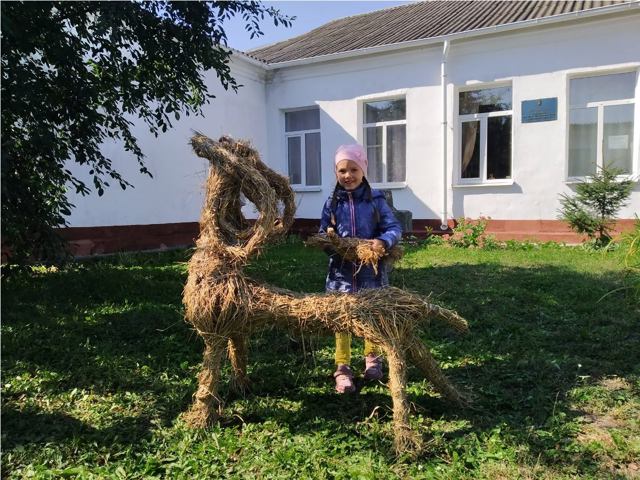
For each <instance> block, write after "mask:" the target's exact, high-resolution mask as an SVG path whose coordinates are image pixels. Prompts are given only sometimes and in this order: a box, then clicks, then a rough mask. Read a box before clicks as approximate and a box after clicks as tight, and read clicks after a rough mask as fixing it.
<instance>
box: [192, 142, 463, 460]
mask: <svg viewBox="0 0 640 480" xmlns="http://www.w3.org/2000/svg"><path fill="white" fill-rule="evenodd" d="M191 145H192V147H193V149H194V151H195V153H196V154H197V155H198V156H200V157H203V158H205V159H207V160H209V162H210V171H209V175H208V179H207V183H206V198H205V204H204V208H203V209H202V216H201V219H200V236H199V237H198V239H197V242H196V248H195V252H194V254H193V256H192V258H191V260H190V261H189V266H188V267H189V275H188V279H187V283H186V286H185V288H184V298H183V302H184V305H185V317H186V321H187V322H188V323H190V324H191V325H192V326H193V327H194V328H195V330H196V331H197V333H198V334H199V335H200V336H201V337H202V339H203V340H204V344H205V351H204V360H203V365H202V370H201V371H200V373H199V375H198V387H197V390H196V393H195V394H194V401H193V404H192V406H191V408H190V410H189V411H188V412H185V414H184V419H185V421H186V422H187V424H189V425H191V426H194V427H204V426H207V425H209V424H211V423H212V422H214V421H216V420H217V419H218V418H219V415H220V414H221V412H222V405H223V402H222V399H221V398H220V396H219V392H218V383H219V379H220V370H221V363H222V361H223V359H224V357H225V353H228V356H229V359H230V361H231V367H232V368H231V371H232V376H233V378H232V381H231V385H232V386H235V387H237V388H239V389H240V390H242V389H244V388H245V387H246V386H247V385H248V379H247V368H246V367H247V342H248V339H249V336H250V334H251V333H252V332H255V331H257V330H260V329H263V328H267V327H272V326H274V325H277V326H281V327H284V328H286V329H289V330H293V331H304V332H307V333H325V334H331V333H333V332H338V331H340V332H345V331H347V332H351V333H353V334H354V335H356V336H358V337H364V338H367V339H369V340H371V341H372V342H374V343H376V344H377V345H379V346H380V347H381V348H382V349H383V351H384V352H385V354H386V358H387V362H388V364H389V389H390V391H391V396H392V402H393V430H394V446H395V449H396V451H397V452H404V451H407V450H409V449H410V448H412V447H415V446H416V443H417V442H418V437H417V435H415V433H414V432H412V431H411V429H410V427H409V402H408V400H407V394H406V383H407V366H408V364H409V362H412V363H413V364H414V365H415V366H416V367H418V369H419V370H421V372H422V373H423V374H424V375H425V377H426V378H427V379H428V380H429V381H430V382H431V383H432V384H433V386H434V388H435V389H436V390H437V391H438V392H440V393H441V394H442V395H443V396H444V397H445V398H446V399H448V400H449V401H451V402H453V403H455V404H462V403H463V400H462V398H461V396H460V395H459V393H458V392H457V391H456V389H455V388H454V387H453V386H452V385H451V384H450V383H449V381H448V380H447V379H446V378H445V376H444V375H443V374H442V372H441V371H440V368H439V367H438V365H437V363H436V361H435V359H434V358H433V357H432V355H431V353H430V351H429V349H428V348H427V347H426V346H425V344H424V343H423V342H422V341H421V340H420V338H419V336H418V332H419V330H420V328H421V327H423V326H425V325H426V323H427V322H428V321H429V319H431V318H439V319H441V320H444V321H445V322H446V323H448V324H449V325H450V326H451V327H453V328H454V329H456V330H458V331H460V332H466V330H467V323H466V321H465V320H464V319H462V318H461V317H460V316H458V315H457V314H456V313H455V312H452V311H450V310H446V309H444V308H441V307H438V306H437V305H434V304H432V303H429V302H428V301H426V300H425V299H423V298H422V297H420V296H418V295H415V294H412V293H409V292H406V291H404V290H401V289H398V288H394V287H388V288H383V289H373V290H364V291H361V292H359V293H357V294H339V293H331V294H327V293H322V294H300V293H297V292H293V291H289V290H285V289H281V288H276V287H273V286H270V285H265V284H261V283H258V282H256V281H254V280H252V279H250V278H247V277H246V276H245V275H244V274H243V267H244V266H245V265H246V263H247V261H248V260H249V259H250V258H251V256H252V255H255V254H257V253H258V252H259V250H260V248H261V247H263V246H264V245H265V243H266V242H267V241H270V240H274V239H276V238H277V237H281V236H283V235H285V234H286V232H287V230H288V229H289V227H290V226H291V224H292V223H293V218H294V214H295V203H294V194H293V191H292V190H291V188H290V186H289V182H288V180H287V179H286V178H285V177H283V176H281V175H279V174H277V173H275V172H274V171H272V170H271V169H269V168H268V167H267V166H266V165H265V164H264V163H263V162H262V161H261V160H260V157H259V155H258V153H257V152H256V150H255V149H253V148H252V147H251V146H250V144H249V143H248V142H243V141H235V140H233V139H231V138H229V137H222V138H220V139H219V140H218V141H217V142H216V141H213V140H211V139H209V138H207V137H206V136H204V135H201V134H199V133H196V134H195V135H194V136H193V138H192V139H191ZM241 195H244V196H245V197H246V199H248V200H249V201H250V202H251V203H253V204H254V205H255V207H256V208H257V211H258V218H257V219H256V220H255V221H253V222H248V221H247V220H246V218H245V217H244V215H243V213H242V210H241V208H242V197H241Z"/></svg>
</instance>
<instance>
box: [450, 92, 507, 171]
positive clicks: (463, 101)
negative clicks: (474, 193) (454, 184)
mask: <svg viewBox="0 0 640 480" xmlns="http://www.w3.org/2000/svg"><path fill="white" fill-rule="evenodd" d="M512 108H513V107H512V100H511V87H510V86H498V87H493V88H483V89H478V90H467V91H463V92H459V96H458V127H459V135H460V143H459V144H458V146H459V147H460V157H459V158H460V163H459V167H458V181H459V183H500V182H504V181H507V180H510V179H511V144H512V141H511V139H512V121H511V118H512V115H513V110H512Z"/></svg>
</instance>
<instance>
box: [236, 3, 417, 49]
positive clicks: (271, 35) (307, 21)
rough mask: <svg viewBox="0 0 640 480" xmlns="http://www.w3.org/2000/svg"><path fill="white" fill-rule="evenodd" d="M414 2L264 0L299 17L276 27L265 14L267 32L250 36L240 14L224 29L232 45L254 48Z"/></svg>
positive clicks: (264, 26)
mask: <svg viewBox="0 0 640 480" xmlns="http://www.w3.org/2000/svg"><path fill="white" fill-rule="evenodd" d="M406 3H411V2H410V1H382V0H374V1H372V0H368V1H365V0H360V1H340V0H333V1H317V0H306V1H302V0H296V1H276V2H263V4H264V5H265V6H273V7H275V8H277V9H278V10H280V12H281V13H283V14H285V15H288V16H290V17H291V16H295V17H296V20H295V21H294V22H293V25H292V26H291V27H289V28H287V27H285V26H284V25H279V26H278V27H275V26H274V25H273V20H271V18H267V17H265V20H264V21H263V22H262V23H261V24H260V25H261V30H262V31H263V32H264V35H262V36H260V37H257V38H254V39H253V40H251V39H250V38H249V33H248V32H247V31H246V30H245V29H244V23H243V22H242V19H241V18H234V19H231V20H228V21H227V22H225V24H224V29H225V32H226V33H227V38H228V41H229V46H230V47H233V48H235V49H237V50H241V51H247V50H251V49H254V48H258V47H262V46H265V45H270V44H272V43H276V42H279V41H282V40H286V39H288V38H291V37H295V36H297V35H301V34H303V33H306V32H308V31H309V30H313V29H314V28H316V27H319V26H320V25H323V24H325V23H327V22H330V21H332V20H336V19H338V18H344V17H348V16H350V15H358V14H360V13H366V12H371V11H373V10H381V9H383V8H389V7H397V6H398V5H404V4H406Z"/></svg>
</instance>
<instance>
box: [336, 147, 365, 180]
mask: <svg viewBox="0 0 640 480" xmlns="http://www.w3.org/2000/svg"><path fill="white" fill-rule="evenodd" d="M342 160H352V161H354V162H356V163H357V164H358V166H359V167H360V168H361V169H362V171H363V172H364V174H365V175H366V174H367V166H368V165H369V160H368V159H367V151H366V150H365V149H364V147H363V146H362V145H358V144H357V143H354V144H352V145H340V146H339V147H338V149H337V150H336V157H335V164H336V166H337V165H338V162H340V161H342Z"/></svg>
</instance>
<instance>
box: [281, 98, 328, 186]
mask: <svg viewBox="0 0 640 480" xmlns="http://www.w3.org/2000/svg"><path fill="white" fill-rule="evenodd" d="M284 124H285V127H284V130H285V138H286V142H287V164H288V169H289V181H290V182H291V184H292V185H300V186H318V185H320V184H321V183H322V177H321V174H320V171H321V169H320V158H321V157H320V110H319V109H318V108H307V109H304V110H294V111H291V112H285V114H284Z"/></svg>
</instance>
